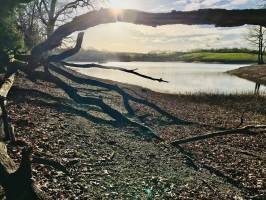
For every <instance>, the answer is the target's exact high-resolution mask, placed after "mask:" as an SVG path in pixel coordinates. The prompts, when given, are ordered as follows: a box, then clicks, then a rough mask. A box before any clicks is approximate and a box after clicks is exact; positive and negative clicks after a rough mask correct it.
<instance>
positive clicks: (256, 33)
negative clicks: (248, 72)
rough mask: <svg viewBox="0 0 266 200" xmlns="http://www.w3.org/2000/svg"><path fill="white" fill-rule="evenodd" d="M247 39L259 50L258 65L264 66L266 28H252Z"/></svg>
mask: <svg viewBox="0 0 266 200" xmlns="http://www.w3.org/2000/svg"><path fill="white" fill-rule="evenodd" d="M247 39H248V41H249V42H250V43H251V44H253V45H254V46H256V47H257V49H258V64H264V58H263V56H264V53H265V49H266V28H265V27H262V26H256V27H254V28H253V27H252V28H250V30H249V34H248V38H247Z"/></svg>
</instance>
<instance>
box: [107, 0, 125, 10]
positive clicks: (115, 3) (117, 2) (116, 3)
mask: <svg viewBox="0 0 266 200" xmlns="http://www.w3.org/2000/svg"><path fill="white" fill-rule="evenodd" d="M109 2H110V7H111V8H120V9H121V8H128V5H127V3H125V2H124V1H121V0H109Z"/></svg>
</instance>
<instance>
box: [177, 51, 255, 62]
mask: <svg viewBox="0 0 266 200" xmlns="http://www.w3.org/2000/svg"><path fill="white" fill-rule="evenodd" d="M178 59H179V60H182V61H191V62H195V61H198V62H228V63H249V62H250V63H253V62H254V63H255V62H256V61H257V55H256V54H252V53H215V52H195V53H193V52H192V53H185V54H183V55H180V56H178Z"/></svg>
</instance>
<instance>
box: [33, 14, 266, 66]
mask: <svg viewBox="0 0 266 200" xmlns="http://www.w3.org/2000/svg"><path fill="white" fill-rule="evenodd" d="M115 22H127V23H133V24H141V25H146V26H153V27H155V26H161V25H171V24H187V25H193V24H195V25H202V24H209V25H215V26H217V27H233V26H242V25H245V24H249V25H262V26H266V9H247V10H225V9H203V10H196V11H185V12H183V11H172V12H169V13H148V12H142V11H137V10H128V9H120V10H117V9H101V10H98V11H92V12H88V13H86V14H83V15H80V16H78V17H76V18H74V19H73V20H72V21H71V22H69V23H66V24H64V25H62V26H60V27H59V28H58V29H57V30H56V31H55V32H54V33H53V34H52V35H51V36H50V37H49V38H48V39H47V40H46V41H44V42H43V43H41V44H39V45H37V46H36V47H35V48H33V50H32V52H31V55H32V59H33V60H32V62H34V61H35V62H38V61H40V60H41V56H42V54H43V53H45V52H47V51H49V50H52V49H54V48H55V47H57V46H59V45H60V44H61V42H62V39H63V38H65V37H66V36H68V35H70V34H72V33H73V32H76V31H82V30H85V29H88V28H91V27H94V26H97V25H100V24H108V23H115Z"/></svg>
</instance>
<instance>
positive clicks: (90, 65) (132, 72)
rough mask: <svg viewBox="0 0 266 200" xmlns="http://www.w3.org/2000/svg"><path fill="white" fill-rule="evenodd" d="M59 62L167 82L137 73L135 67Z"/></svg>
mask: <svg viewBox="0 0 266 200" xmlns="http://www.w3.org/2000/svg"><path fill="white" fill-rule="evenodd" d="M61 64H63V65H67V66H70V67H78V68H100V69H111V70H118V71H122V72H126V73H129V74H134V75H136V76H140V77H142V78H145V79H149V80H153V81H158V82H165V83H168V81H165V80H163V79H162V78H153V77H151V76H147V75H144V74H141V73H138V72H136V70H137V69H125V68H122V67H112V66H103V65H98V64H94V63H93V64H74V63H68V62H61Z"/></svg>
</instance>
